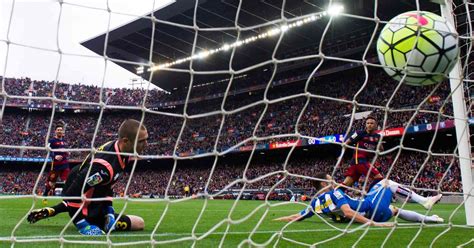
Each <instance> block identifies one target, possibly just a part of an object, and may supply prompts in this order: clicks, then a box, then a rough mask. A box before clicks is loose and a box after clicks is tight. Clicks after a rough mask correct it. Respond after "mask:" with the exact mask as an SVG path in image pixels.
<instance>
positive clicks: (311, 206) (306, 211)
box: [299, 198, 317, 220]
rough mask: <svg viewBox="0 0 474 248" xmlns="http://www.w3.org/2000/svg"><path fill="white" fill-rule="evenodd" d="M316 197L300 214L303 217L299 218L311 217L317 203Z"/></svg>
mask: <svg viewBox="0 0 474 248" xmlns="http://www.w3.org/2000/svg"><path fill="white" fill-rule="evenodd" d="M316 199H317V198H315V199H313V200H311V203H310V204H309V206H308V207H307V208H305V209H304V210H302V211H301V212H300V215H301V216H302V217H303V218H301V219H299V220H304V219H307V218H311V217H312V216H313V215H314V204H315V200H316Z"/></svg>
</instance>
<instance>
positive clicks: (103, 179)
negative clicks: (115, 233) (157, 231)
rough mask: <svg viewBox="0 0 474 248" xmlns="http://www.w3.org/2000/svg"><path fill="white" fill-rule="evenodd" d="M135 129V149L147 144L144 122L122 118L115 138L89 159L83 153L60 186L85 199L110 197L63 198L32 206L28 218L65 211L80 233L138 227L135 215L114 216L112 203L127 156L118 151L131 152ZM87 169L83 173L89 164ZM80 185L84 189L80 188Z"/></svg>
mask: <svg viewBox="0 0 474 248" xmlns="http://www.w3.org/2000/svg"><path fill="white" fill-rule="evenodd" d="M137 133H138V141H137V146H136V151H137V152H138V153H142V152H143V150H144V149H145V147H146V145H147V139H148V132H147V129H146V128H145V126H143V125H141V126H140V122H138V121H136V120H131V119H129V120H126V121H124V122H123V123H122V125H120V128H119V131H118V140H116V141H110V142H108V143H106V144H105V145H103V146H101V147H100V148H99V149H98V150H99V152H98V153H97V154H96V155H95V156H94V159H93V160H92V161H91V155H89V156H87V158H86V159H85V160H84V162H83V163H82V164H81V165H80V166H76V167H74V168H73V169H72V170H71V173H70V175H69V177H68V179H67V182H66V185H65V187H64V189H63V196H82V195H84V196H85V197H87V198H88V199H91V198H92V199H93V198H110V200H103V201H87V200H86V201H85V202H83V201H81V200H80V199H77V200H64V201H63V202H61V203H59V204H58V205H56V206H54V207H52V208H49V207H47V208H42V209H36V210H33V211H32V212H31V213H30V214H29V215H28V221H29V222H30V223H35V222H37V221H38V220H41V219H44V218H47V217H52V216H55V215H57V214H58V213H61V212H66V211H67V212H69V216H71V218H72V217H73V216H74V215H75V214H76V212H78V213H77V216H76V217H74V219H73V223H74V225H75V226H76V227H77V229H78V230H79V232H80V233H81V234H83V235H102V234H104V231H106V232H107V231H109V230H120V231H128V230H142V229H143V228H144V225H145V223H144V221H143V219H142V218H141V217H139V216H134V215H122V216H121V217H120V219H118V220H116V218H117V216H118V215H117V214H115V212H114V208H113V206H112V196H113V191H112V185H113V184H114V183H115V182H116V181H117V180H118V179H119V177H120V175H121V174H123V172H124V168H125V165H126V164H127V163H128V160H129V157H123V156H122V155H120V152H125V153H133V152H134V145H135V138H136V135H137ZM100 151H109V152H113V154H104V153H100ZM90 166H92V168H91V169H90V173H89V175H88V176H87V171H88V170H89V167H90ZM83 186H84V190H82V188H83Z"/></svg>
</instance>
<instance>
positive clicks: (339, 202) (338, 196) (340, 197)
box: [331, 189, 349, 208]
mask: <svg viewBox="0 0 474 248" xmlns="http://www.w3.org/2000/svg"><path fill="white" fill-rule="evenodd" d="M331 199H332V202H333V203H334V205H336V207H337V208H341V207H342V206H343V205H344V204H349V203H348V202H347V199H346V197H344V192H342V190H341V189H337V190H335V191H334V192H333V194H331Z"/></svg>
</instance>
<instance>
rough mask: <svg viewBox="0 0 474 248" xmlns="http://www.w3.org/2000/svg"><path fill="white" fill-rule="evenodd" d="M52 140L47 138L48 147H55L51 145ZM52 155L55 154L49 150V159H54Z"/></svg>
mask: <svg viewBox="0 0 474 248" xmlns="http://www.w3.org/2000/svg"><path fill="white" fill-rule="evenodd" d="M53 142H54V140H53V139H49V140H48V145H49V148H51V149H54V148H55V147H53ZM54 155H55V154H54V152H53V151H51V152H49V157H51V159H52V160H53V161H54Z"/></svg>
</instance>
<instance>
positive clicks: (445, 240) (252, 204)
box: [0, 198, 474, 248]
mask: <svg viewBox="0 0 474 248" xmlns="http://www.w3.org/2000/svg"><path fill="white" fill-rule="evenodd" d="M56 202H57V201H56ZM56 202H55V201H51V200H50V202H49V206H52V205H53V204H55V203H56ZM32 203H33V201H32V200H31V199H25V198H21V199H14V200H13V199H1V198H0V247H9V246H11V244H12V241H11V240H10V237H11V235H12V230H13V228H14V227H15V226H16V225H17V223H18V221H19V220H20V219H21V218H23V216H24V215H25V214H26V213H27V212H28V210H29V209H30V207H31V205H32ZM233 203H234V201H231V200H209V201H208V202H207V206H206V209H205V211H204V212H203V213H202V217H201V219H200V221H199V222H196V220H197V219H198V216H199V214H200V212H201V209H202V208H203V206H204V204H205V202H204V200H190V201H184V202H176V203H172V204H170V205H169V207H168V209H167V212H166V215H165V217H164V218H163V219H162V222H161V224H160V225H159V227H158V229H157V230H156V234H155V236H154V238H155V240H156V241H157V242H163V241H168V242H169V243H165V244H159V245H157V247H187V246H191V245H193V243H194V241H193V236H192V233H193V228H194V235H195V237H196V238H198V239H199V240H197V241H196V242H195V244H194V245H195V246H196V247H214V246H218V245H219V244H220V242H221V241H223V243H222V244H223V246H224V247H236V246H238V245H239V244H243V246H244V247H248V246H252V245H248V244H246V243H244V241H245V240H247V239H251V240H252V241H253V242H255V243H258V244H264V243H266V245H268V246H273V245H275V244H277V246H278V247H303V246H304V244H307V245H310V244H318V242H322V241H324V240H327V239H330V238H334V239H333V240H331V241H327V242H325V243H321V244H320V245H321V246H323V247H348V246H352V245H353V244H354V243H356V242H357V240H359V238H360V237H361V236H363V238H361V239H360V240H359V242H358V243H357V246H359V247H375V246H377V247H378V246H381V245H382V243H383V242H384V240H385V239H386V238H387V237H388V238H387V240H386V243H385V247H405V246H407V245H409V244H411V246H412V247H428V246H429V245H430V244H431V243H432V241H433V239H434V238H435V237H436V236H438V235H439V234H441V233H442V232H445V231H446V233H445V234H443V235H442V236H441V237H440V238H439V239H438V240H437V241H436V242H434V247H443V248H445V247H454V246H458V245H462V244H465V246H464V247H474V228H468V227H457V226H453V227H451V228H450V227H449V226H448V225H428V226H424V227H423V228H420V226H419V225H411V224H409V223H406V222H403V221H400V225H399V226H398V227H397V228H396V229H394V230H392V229H391V228H373V227H372V228H370V229H368V232H366V233H365V231H366V230H367V228H362V229H361V230H359V231H354V232H351V233H344V232H343V231H341V230H337V229H335V228H333V227H331V226H330V225H328V224H326V223H325V222H324V221H322V220H321V219H319V218H317V217H313V218H311V219H308V220H305V221H302V222H296V223H293V224H291V225H290V226H288V227H287V228H286V229H285V230H284V231H283V232H282V235H281V236H278V235H276V233H277V232H278V231H279V230H281V228H282V227H283V226H284V225H285V224H286V223H283V222H276V221H272V219H274V218H276V217H280V216H284V215H289V214H292V213H296V212H298V211H299V210H301V209H302V208H304V207H303V206H301V205H298V204H288V205H282V206H275V207H271V208H270V210H269V211H268V212H267V213H266V214H264V213H265V210H266V206H265V205H262V204H263V203H264V202H263V201H244V200H241V201H239V202H238V203H237V205H236V207H235V209H234V211H233V213H232V214H231V215H230V217H231V219H232V220H234V221H237V222H238V223H236V224H231V225H229V226H228V225H227V222H223V223H222V225H220V226H218V227H217V228H216V229H213V227H215V226H216V225H217V224H218V223H221V221H222V220H225V219H226V218H227V216H228V214H229V210H230V209H231V208H232V205H233ZM279 203H282V202H272V203H271V204H279ZM114 206H115V209H116V212H119V211H120V210H121V209H122V207H123V206H124V202H120V201H116V202H115V203H114ZM259 206H260V207H261V208H259V209H258V210H257V211H254V210H256V209H257V208H258V207H259ZM457 206H458V205H455V204H437V205H435V207H434V208H433V211H432V213H434V214H438V215H439V216H441V217H443V218H445V220H448V219H449V216H450V215H451V213H453V211H454V210H455V208H456V207H457ZM36 207H42V203H41V202H40V201H39V200H38V201H37V203H36ZM165 207H166V203H164V202H129V203H128V206H127V208H126V211H125V213H127V214H133V215H139V216H142V217H143V218H144V219H145V223H146V227H145V230H144V231H138V232H115V233H113V234H112V235H111V236H110V240H111V241H112V242H113V243H114V244H116V243H124V244H123V245H124V247H151V243H150V240H151V233H152V231H153V229H154V228H155V226H156V224H157V222H158V220H159V219H160V216H161V215H162V214H163V213H164V211H165ZM406 208H407V209H412V210H416V211H419V212H424V211H425V210H424V209H423V208H421V207H420V206H418V205H415V204H408V205H407V206H406ZM246 217H248V218H246ZM261 219H262V220H263V221H262V222H261V224H260V225H259V226H258V227H256V225H257V223H258V222H259V221H260V220H261ZM68 220H69V216H68V214H67V213H63V214H61V215H58V216H56V217H53V218H50V219H46V220H42V221H40V222H37V223H35V224H28V223H27V222H26V220H25V221H23V222H21V223H20V225H19V227H18V229H17V230H16V231H15V233H14V236H15V237H16V239H18V240H19V241H25V240H28V239H32V238H34V239H38V240H42V241H41V242H38V241H36V242H35V243H31V242H29V243H22V242H17V243H16V244H15V247H34V248H39V247H58V246H59V245H60V241H59V240H58V238H59V234H60V232H61V230H62V229H63V228H64V226H65V224H66V223H67V221H68ZM392 221H393V219H392ZM451 223H452V224H454V225H465V217H464V208H463V207H462V208H460V209H459V211H457V212H456V213H455V214H454V215H453V217H452V219H451ZM331 224H334V223H331ZM334 225H335V226H336V227H338V228H341V229H344V228H345V227H346V226H347V224H334ZM358 227H359V228H360V227H361V226H360V225H359V224H354V225H351V226H350V227H349V230H351V229H354V228H358ZM254 229H255V230H254ZM252 230H254V231H255V232H254V234H253V235H251V236H250V235H249V233H250V232H251V231H252ZM418 232H419V235H418V236H417V237H416V238H415V236H416V235H417V233H418ZM64 238H65V240H67V241H74V242H75V241H79V242H80V241H101V242H104V241H107V239H106V238H105V237H95V238H90V237H89V238H88V237H83V236H80V235H78V232H77V231H76V229H75V228H74V227H73V226H69V227H68V228H67V229H66V231H65V233H64ZM48 239H55V240H51V241H48ZM135 241H137V242H141V243H138V244H128V245H127V242H135ZM294 241H296V242H294ZM470 241H471V242H470ZM276 242H277V243H276ZM469 242H470V243H469ZM64 247H107V245H106V244H102V245H101V244H90V245H87V244H83V243H68V242H66V243H64Z"/></svg>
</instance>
